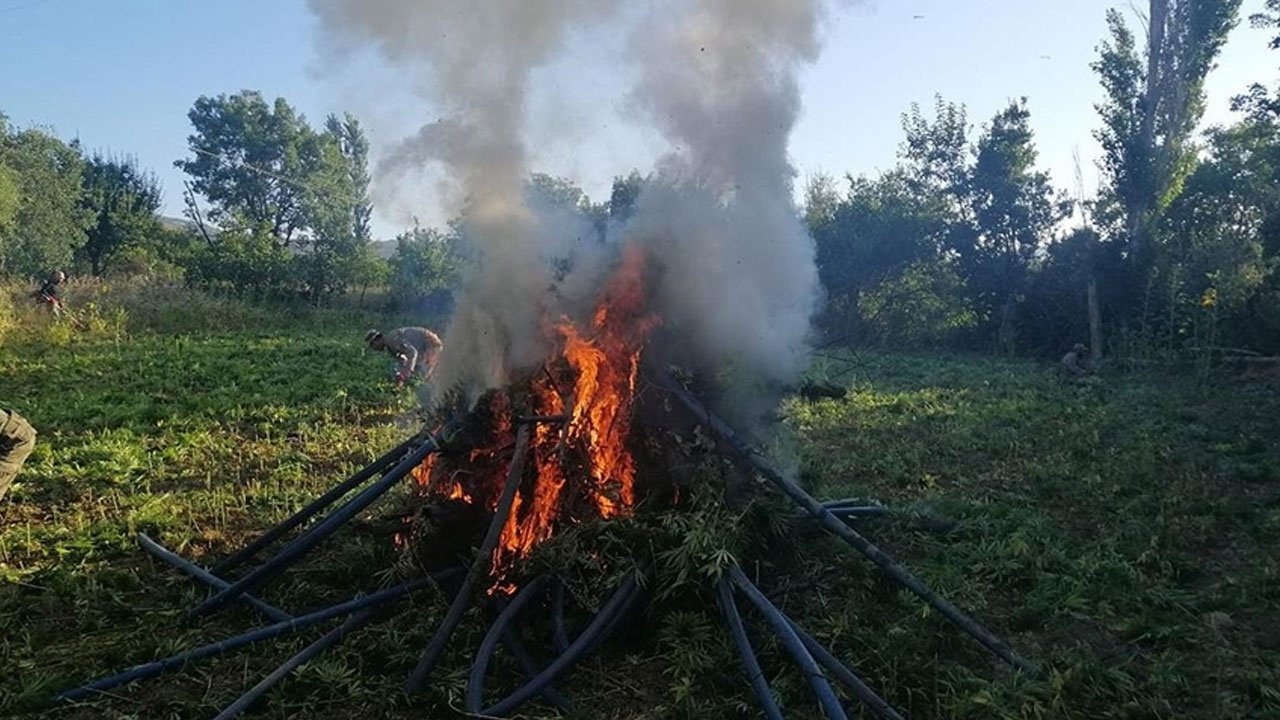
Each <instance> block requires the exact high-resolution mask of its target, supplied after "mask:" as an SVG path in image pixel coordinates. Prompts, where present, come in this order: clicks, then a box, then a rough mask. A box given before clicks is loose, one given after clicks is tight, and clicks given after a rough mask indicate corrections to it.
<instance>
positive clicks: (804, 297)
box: [630, 0, 822, 383]
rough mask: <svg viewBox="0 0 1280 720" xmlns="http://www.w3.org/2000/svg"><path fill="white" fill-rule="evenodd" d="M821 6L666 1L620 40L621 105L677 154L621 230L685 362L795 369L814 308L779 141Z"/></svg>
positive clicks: (765, 371)
mask: <svg viewBox="0 0 1280 720" xmlns="http://www.w3.org/2000/svg"><path fill="white" fill-rule="evenodd" d="M821 11H822V3H821V2H819V1H818V0H696V1H694V2H689V1H688V0H680V1H677V0H670V1H669V2H663V3H661V4H660V8H659V12H657V13H655V14H654V15H653V16H652V17H651V18H650V20H649V21H648V22H647V23H646V24H645V25H643V26H641V27H640V28H638V30H637V32H636V33H635V34H634V36H633V39H632V49H633V54H634V56H635V59H636V62H637V63H638V65H639V66H640V68H641V80H640V83H639V86H638V87H637V88H636V89H635V90H634V92H633V95H632V97H633V101H634V103H635V104H636V106H637V107H639V108H640V109H642V110H643V111H644V112H646V113H647V115H648V117H649V118H650V119H651V120H652V122H653V123H654V124H655V125H656V126H657V127H658V128H659V129H660V130H661V131H662V132H663V133H664V135H665V136H666V137H667V138H668V140H669V141H670V143H671V145H672V146H673V147H674V148H675V150H673V152H672V153H671V154H670V155H668V156H667V157H666V158H664V159H663V161H662V162H661V163H660V165H659V170H658V173H657V175H656V178H655V179H654V181H653V182H651V184H650V187H649V188H647V189H646V191H645V192H643V193H642V194H641V196H640V198H639V201H638V207H637V212H636V215H635V218H634V220H633V221H632V224H631V228H630V230H631V232H632V233H634V234H635V235H636V236H637V237H639V238H642V239H644V240H645V241H647V242H649V243H651V244H652V245H653V246H654V247H655V248H656V249H657V256H658V257H660V258H661V260H662V264H663V266H664V276H663V278H662V284H661V286H660V288H659V295H658V300H659V304H660V310H661V313H662V315H663V317H664V318H666V319H667V321H668V322H669V323H670V324H672V325H674V326H676V327H677V328H678V332H679V333H680V335H681V336H682V337H684V338H686V339H687V341H688V342H689V344H690V350H691V351H693V353H694V354H695V357H697V358H701V359H703V360H706V361H711V362H716V361H724V360H726V359H733V360H735V361H736V362H737V363H739V364H741V365H743V366H744V367H745V369H746V370H748V371H749V372H750V373H751V374H752V375H754V376H755V377H757V378H760V379H763V380H765V381H772V382H773V383H787V382H790V381H791V380H794V378H795V377H796V375H797V374H798V373H799V372H800V371H801V370H802V369H803V366H804V361H805V347H806V340H807V338H808V335H809V328H810V318H811V316H812V314H813V312H814V309H815V308H816V305H817V301H818V293H819V284H818V273H817V266H816V265H815V261H814V255H815V250H814V244H813V240H812V239H811V238H810V237H809V236H808V233H807V231H806V230H805V228H804V226H803V224H802V223H801V221H800V218H799V216H798V215H797V212H796V209H795V206H794V202H793V200H792V181H793V178H794V175H795V172H794V170H793V169H792V167H791V165H790V163H789V161H788V158H787V140H788V138H789V136H790V133H791V129H792V127H793V126H794V125H795V123H796V120H797V118H798V116H799V112H800V91H799V86H798V82H797V77H798V74H799V70H800V69H801V67H802V66H803V65H805V64H806V63H811V62H813V61H814V60H815V59H816V58H817V55H818V50H819V42H818V26H819V20H820V16H821Z"/></svg>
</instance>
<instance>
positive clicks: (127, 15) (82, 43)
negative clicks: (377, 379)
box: [0, 0, 1280, 236]
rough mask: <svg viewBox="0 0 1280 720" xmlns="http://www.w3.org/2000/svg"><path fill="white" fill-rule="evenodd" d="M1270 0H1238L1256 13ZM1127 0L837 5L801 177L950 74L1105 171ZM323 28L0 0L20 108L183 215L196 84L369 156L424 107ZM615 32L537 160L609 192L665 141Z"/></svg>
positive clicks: (1271, 68) (846, 161) (859, 159)
mask: <svg viewBox="0 0 1280 720" xmlns="http://www.w3.org/2000/svg"><path fill="white" fill-rule="evenodd" d="M474 1H479V0H474ZM1135 4H1141V3H1135ZM1262 4H1263V0H1245V3H1244V15H1246V16H1247V15H1248V14H1249V13H1251V12H1254V11H1257V10H1259V9H1260V8H1261V6H1262ZM1129 5H1130V4H1129V3H1128V2H1120V3H1117V2H1111V1H1109V0H892V1H891V0H880V1H878V2H862V3H860V4H854V5H852V6H851V7H847V8H845V9H843V10H841V11H840V12H838V13H837V14H836V15H834V16H833V17H832V19H831V21H830V23H829V25H828V27H827V28H826V30H825V35H826V44H825V50H824V52H823V55H822V57H821V58H820V59H819V61H818V62H817V63H816V64H815V65H814V66H812V67H811V68H809V69H808V70H806V72H805V74H804V75H803V77H802V87H803V100H804V110H803V115H802V117H801V119H800V122H799V124H798V125H797V127H796V130H795V133H794V135H793V137H792V143H791V152H792V157H793V160H794V163H795V165H796V168H797V170H798V171H799V173H800V176H801V178H800V181H801V182H803V179H804V178H805V177H806V176H808V175H810V174H812V173H815V172H827V173H830V174H833V175H843V174H844V173H846V172H852V173H854V174H859V173H871V172H875V171H876V170H880V169H885V168H888V167H890V166H891V165H892V164H893V162H894V153H895V151H896V149H897V146H898V143H899V142H900V141H901V130H900V127H899V119H900V115H901V114H902V113H903V112H904V111H905V110H906V109H907V108H908V106H909V104H910V103H912V102H919V103H921V104H922V105H925V106H930V105H931V104H932V101H933V100H932V99H933V95H934V94H935V93H942V94H943V96H944V97H946V98H947V99H949V100H954V101H957V102H961V103H964V104H965V105H967V106H968V108H969V112H970V118H971V119H972V120H973V121H974V122H975V124H980V123H981V122H982V121H984V120H985V119H986V118H988V117H990V116H991V115H992V114H994V113H995V112H996V111H997V110H998V109H1000V107H1002V106H1003V105H1004V104H1005V103H1007V102H1008V101H1009V100H1010V99H1011V98H1016V97H1020V96H1025V97H1027V98H1028V102H1029V105H1030V108H1031V112H1032V123H1033V127H1034V129H1035V132H1036V138H1037V145H1038V147H1039V149H1040V154H1041V164H1042V165H1043V167H1045V168H1046V169H1047V170H1049V171H1050V173H1051V174H1052V176H1053V178H1054V181H1055V182H1056V183H1057V184H1058V185H1059V186H1060V187H1063V188H1064V189H1073V188H1074V185H1075V181H1074V169H1073V168H1074V163H1073V153H1076V152H1078V153H1079V155H1080V157H1081V161H1082V165H1083V173H1084V179H1085V185H1086V186H1087V187H1092V186H1093V185H1094V184H1096V182H1097V171H1096V169H1095V166H1094V159H1095V158H1096V156H1097V146H1096V144H1095V143H1094V141H1093V139H1092V137H1091V136H1090V131H1091V130H1092V129H1093V128H1094V127H1095V126H1096V124H1097V122H1096V116H1095V113H1094V110H1093V104H1094V103H1095V102H1097V101H1098V99H1099V90H1098V87H1097V83H1096V81H1095V79H1094V77H1093V75H1092V73H1091V72H1090V70H1089V63H1090V62H1091V61H1092V60H1093V59H1094V58H1095V57H1096V47H1097V45H1098V42H1099V41H1100V40H1101V39H1102V38H1103V35H1104V32H1105V25H1104V14H1105V11H1106V9H1107V8H1109V7H1113V6H1117V7H1121V8H1126V9H1127V8H1128V7H1129ZM1126 11H1127V10H1126ZM916 16H921V17H918V18H917V17H916ZM315 37H316V28H315V25H314V22H313V20H312V18H311V17H310V15H309V13H308V12H307V10H306V7H305V5H304V3H303V0H214V1H211V2H199V3H197V2H193V1H192V0H0V112H3V113H5V114H6V115H8V116H9V118H10V121H11V122H13V123H15V124H16V125H18V126H20V127H25V126H31V125H35V126H41V127H44V128H47V129H50V130H52V131H54V132H55V133H56V134H58V135H60V136H62V137H64V138H71V137H79V138H80V139H81V141H82V142H83V143H84V144H85V146H86V147H88V148H91V149H104V150H109V151H113V152H120V153H127V154H131V155H134V156H135V157H136V158H137V159H138V161H139V163H140V164H141V165H143V166H144V167H147V168H150V169H152V170H154V171H155V172H156V173H157V174H158V176H159V177H160V179H161V182H162V183H163V185H164V190H165V212H166V213H167V214H171V215H177V214H180V211H181V192H182V177H183V176H182V174H181V173H180V172H179V171H178V170H176V169H175V168H174V167H173V161H174V160H176V159H178V158H180V157H184V156H185V154H186V152H185V151H186V136H187V134H188V132H189V125H188V123H187V119H186V112H187V110H188V109H189V108H190V107H191V104H192V102H193V101H194V100H195V99H196V97H198V96H200V95H214V94H218V93H229V92H236V91H239V90H241V89H256V90H260V91H262V92H263V93H264V94H265V95H267V96H269V97H273V96H277V95H280V96H283V97H285V98H287V99H288V100H289V101H290V102H291V103H293V104H294V105H295V106H296V107H298V108H299V109H300V110H301V111H302V112H304V113H305V114H306V115H307V116H308V118H309V119H311V120H312V121H313V122H315V123H318V122H319V121H321V120H322V119H323V117H324V116H325V115H326V114H327V113H329V112H341V111H343V110H350V111H352V112H354V113H355V114H357V115H358V116H360V117H361V119H362V120H363V121H364V122H365V124H366V127H367V130H368V133H369V135H370V140H371V141H372V143H373V146H374V154H375V157H376V155H377V154H378V152H379V149H380V148H385V147H388V146H389V145H390V144H392V143H393V142H394V141H395V140H396V139H398V138H399V137H401V136H403V135H406V134H408V133H410V132H412V131H413V129H415V128H416V127H417V126H418V125H419V124H421V123H423V122H427V121H429V120H430V119H431V117H432V116H431V110H430V108H429V107H427V106H426V105H424V103H423V102H422V101H420V100H419V99H417V98H416V97H415V96H414V95H413V93H412V92H411V82H410V81H409V80H408V79H406V77H405V74H404V73H403V72H397V71H395V70H393V69H389V68H386V67H383V66H381V65H380V64H379V63H377V62H375V61H372V60H369V59H367V58H366V59H356V60H350V61H347V60H343V61H339V62H333V61H332V59H331V58H324V57H321V50H320V48H319V46H318V44H317V43H316V40H315ZM1267 38H1268V35H1267V33H1264V32H1260V31H1256V30H1252V29H1249V28H1248V27H1247V23H1245V22H1242V23H1241V27H1240V28H1238V29H1237V30H1236V31H1235V33H1234V34H1233V35H1232V37H1231V39H1230V41H1229V43H1228V45H1227V48H1226V50H1225V52H1224V54H1223V56H1222V57H1221V58H1220V60H1219V68H1218V70H1217V71H1215V73H1214V74H1213V75H1212V76H1211V77H1210V80H1209V83H1208V94H1209V107H1208V114H1207V117H1206V121H1207V122H1210V123H1214V122H1225V121H1229V120H1230V116H1231V114H1230V112H1229V111H1228V108H1227V103H1228V101H1229V99H1230V97H1231V96H1232V95H1233V94H1236V93H1238V92H1240V91H1241V90H1243V89H1244V88H1245V87H1246V86H1247V85H1248V84H1249V83H1251V82H1256V81H1265V82H1268V83H1272V82H1273V81H1274V80H1275V79H1276V78H1277V77H1280V52H1273V51H1269V50H1268V49H1267V47H1266V41H1267ZM621 44H622V43H621V42H618V38H611V37H607V36H606V37H587V38H573V39H571V45H572V47H573V49H572V50H571V51H570V52H568V53H567V54H566V55H565V57H564V58H563V59H562V60H560V61H558V62H557V63H555V64H554V65H553V66H551V67H549V68H547V69H546V70H544V71H541V72H540V73H539V74H538V80H537V82H538V88H539V89H538V92H537V93H536V95H535V97H534V99H533V101H532V103H531V109H530V120H529V138H530V145H531V146H532V147H533V148H534V158H535V164H536V166H537V167H536V169H541V170H545V171H548V172H552V173H555V174H561V175H566V176H569V177H572V178H574V179H575V180H577V181H578V182H579V183H580V184H582V185H583V187H585V188H586V189H587V191H588V192H589V193H590V194H591V195H592V196H593V197H595V198H596V199H603V198H604V197H606V196H607V193H608V186H609V182H610V180H611V178H612V177H613V176H614V175H617V174H624V173H626V172H627V171H629V170H630V169H631V168H633V167H639V168H641V169H642V170H644V169H647V168H648V167H649V165H650V164H651V162H652V159H653V158H654V157H655V156H656V155H657V154H658V153H660V152H661V151H662V149H663V145H662V143H661V141H660V140H659V139H658V138H657V137H655V136H654V135H653V134H652V133H651V132H649V131H646V130H644V129H641V128H637V127H635V126H633V125H630V124H629V123H627V122H626V120H625V117H626V115H627V106H626V103H625V99H624V97H623V93H624V92H625V88H624V87H622V85H623V83H620V82H619V81H618V71H617V69H616V67H614V66H613V65H611V63H610V62H609V60H611V59H616V58H617V57H618V55H619V53H620V51H618V50H617V49H616V47H615V46H618V45H621ZM431 188H432V186H431V185H430V184H429V183H423V186H422V187H417V188H404V187H400V188H394V190H395V192H390V190H392V189H389V188H385V187H379V191H378V194H377V195H376V199H377V200H378V201H379V202H378V205H379V207H378V215H377V221H376V223H375V230H376V231H377V232H378V233H379V234H381V235H384V236H389V235H391V234H394V233H395V232H397V231H398V230H399V229H401V228H402V227H403V226H404V225H405V224H406V223H407V222H408V220H409V218H410V217H411V216H412V215H417V216H419V217H422V218H424V219H426V220H428V221H437V220H438V219H439V216H440V213H441V211H440V209H439V207H438V203H436V202H435V198H434V193H433V192H432V190H431Z"/></svg>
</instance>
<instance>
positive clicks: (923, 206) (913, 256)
mask: <svg viewBox="0 0 1280 720" xmlns="http://www.w3.org/2000/svg"><path fill="white" fill-rule="evenodd" d="M848 181H849V190H848V192H847V194H846V195H845V197H843V198H840V197H839V196H838V195H837V194H836V192H835V189H834V187H832V184H831V183H830V182H829V181H827V180H824V179H823V178H817V179H816V180H815V181H813V182H811V183H810V185H809V187H808V189H807V193H806V205H805V218H806V224H807V227H808V230H809V234H810V235H811V236H812V237H813V239H814V243H815V245H816V249H817V263H818V277H819V279H820V280H821V282H822V285H823V288H824V290H825V292H826V296H827V306H826V310H825V311H824V313H823V317H822V321H823V324H824V325H826V326H827V329H828V331H832V332H835V333H838V334H841V335H845V336H853V337H861V336H863V335H865V334H866V332H867V331H868V329H869V326H868V325H867V322H866V320H867V318H866V317H865V316H864V315H863V314H862V310H861V306H860V304H859V298H860V297H861V296H862V294H863V293H864V292H865V291H867V290H868V289H870V288H873V287H875V286H877V285H879V284H881V283H882V282H884V281H885V280H886V279H888V278H892V277H895V276H898V275H900V274H901V273H902V272H903V271H904V269H905V268H906V267H907V266H909V265H911V264H912V263H915V262H918V261H922V260H927V259H929V258H933V257H936V256H937V255H938V254H939V253H940V249H941V246H942V242H943V240H944V238H945V236H946V235H947V233H948V231H949V228H950V227H951V219H950V217H949V216H948V215H947V212H946V209H945V206H944V203H941V202H939V201H938V198H937V196H921V195H919V194H917V193H916V192H914V191H913V189H912V188H913V185H912V183H911V181H910V180H909V178H908V177H907V175H906V173H905V172H904V171H902V170H896V171H892V172H889V173H885V174H884V175H882V176H880V177H878V178H874V179H872V178H866V177H858V178H853V177H850V178H848ZM919 286H920V285H916V287H919Z"/></svg>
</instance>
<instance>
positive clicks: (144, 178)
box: [76, 153, 161, 276]
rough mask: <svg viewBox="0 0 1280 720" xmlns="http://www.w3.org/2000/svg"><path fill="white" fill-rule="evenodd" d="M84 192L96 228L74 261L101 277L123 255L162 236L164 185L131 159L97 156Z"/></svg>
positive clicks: (90, 164) (82, 201) (88, 167)
mask: <svg viewBox="0 0 1280 720" xmlns="http://www.w3.org/2000/svg"><path fill="white" fill-rule="evenodd" d="M82 188H83V191H82V195H81V198H80V205H81V207H82V208H84V209H85V210H86V211H87V212H88V213H89V214H90V215H91V217H92V218H93V222H92V224H91V225H90V226H89V228H88V230H87V232H86V241H85V244H84V245H83V246H81V247H80V248H79V249H78V250H77V251H76V256H77V258H78V259H79V260H81V261H82V262H84V263H86V264H87V265H88V266H89V270H90V272H92V273H93V274H94V275H97V276H100V275H102V274H103V272H104V271H105V270H106V269H107V266H108V265H109V264H110V262H111V260H112V259H113V258H115V257H116V255H117V254H118V253H120V251H122V250H125V249H127V248H130V247H138V246H141V245H142V244H143V243H145V242H147V240H148V239H149V238H151V237H153V236H155V235H156V234H157V233H158V232H159V229H160V222H159V220H158V219H157V218H156V211H157V210H158V209H159V208H160V200H161V191H160V182H159V180H158V179H156V177H155V175H154V174H151V173H147V172H143V171H142V170H140V169H139V168H138V166H137V163H136V161H134V160H132V159H129V158H113V157H108V156H105V155H103V154H101V153H95V154H94V155H93V156H92V157H90V158H89V159H88V161H87V162H86V163H85V168H84V179H83V182H82Z"/></svg>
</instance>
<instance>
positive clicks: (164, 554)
mask: <svg viewBox="0 0 1280 720" xmlns="http://www.w3.org/2000/svg"><path fill="white" fill-rule="evenodd" d="M138 544H139V545H141V546H142V549H143V550H146V551H147V552H149V553H151V554H152V556H154V557H155V558H156V559H157V560H163V561H164V562H166V563H169V564H170V565H172V566H173V567H175V568H177V569H179V570H181V571H183V572H185V573H186V574H188V575H190V576H191V577H193V578H195V579H197V580H199V581H200V582H202V583H204V584H206V585H209V586H212V587H214V588H217V589H218V590H225V589H226V588H228V587H230V585H231V583H229V582H227V581H226V580H223V579H222V578H220V577H218V576H217V575H214V574H213V573H211V572H209V571H208V570H205V569H204V568H202V567H200V566H199V565H196V564H195V563H193V562H191V561H190V560H187V559H186V558H184V557H182V556H181V555H178V554H177V553H175V552H173V551H172V550H170V549H169V548H167V547H165V546H163V545H161V544H160V543H158V542H156V541H155V540H152V539H151V538H150V537H148V536H147V534H146V533H138ZM240 600H241V601H242V602H244V604H246V605H248V606H249V607H251V608H253V609H254V610H257V611H258V612H260V613H262V614H263V615H264V616H265V617H267V618H268V619H271V620H274V621H276V622H287V621H288V620H291V619H293V616H292V615H290V614H289V613H287V612H285V611H283V610H281V609H280V608H278V607H275V606H272V605H268V604H266V603H264V602H262V601H261V600H259V599H258V598H256V597H254V596H252V595H250V594H248V593H245V594H244V595H241V596H240Z"/></svg>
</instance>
